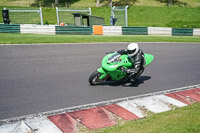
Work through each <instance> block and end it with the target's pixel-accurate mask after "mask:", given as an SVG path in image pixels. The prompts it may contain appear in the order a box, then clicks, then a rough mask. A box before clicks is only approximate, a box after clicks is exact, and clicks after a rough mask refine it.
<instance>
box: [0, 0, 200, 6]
mask: <svg viewBox="0 0 200 133" xmlns="http://www.w3.org/2000/svg"><path fill="white" fill-rule="evenodd" d="M113 1H118V0H113ZM179 1H180V2H185V3H187V6H188V7H198V6H200V1H199V0H179ZM33 2H34V0H1V1H0V5H1V6H30V5H31V4H32V3H33ZM135 5H136V6H159V7H161V6H165V5H166V4H165V3H160V2H159V1H156V0H138V1H137V2H136V3H135ZM70 6H71V7H96V0H77V2H75V3H73V4H71V5H70Z"/></svg>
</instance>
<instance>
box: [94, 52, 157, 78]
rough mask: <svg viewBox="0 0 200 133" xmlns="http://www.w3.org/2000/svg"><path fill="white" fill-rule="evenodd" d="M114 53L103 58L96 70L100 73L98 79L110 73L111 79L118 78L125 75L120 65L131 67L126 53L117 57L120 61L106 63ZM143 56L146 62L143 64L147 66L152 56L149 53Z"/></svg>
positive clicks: (126, 67)
mask: <svg viewBox="0 0 200 133" xmlns="http://www.w3.org/2000/svg"><path fill="white" fill-rule="evenodd" d="M115 54H117V53H110V54H108V55H106V56H105V57H104V58H103V60H102V67H101V68H99V69H97V71H98V72H100V73H101V74H102V75H101V76H100V77H99V79H103V78H105V77H106V76H107V75H110V76H111V79H112V80H120V79H122V78H124V77H126V73H125V72H122V71H121V68H120V67H121V66H123V67H124V68H125V69H128V68H132V63H131V60H130V59H129V58H128V55H121V56H120V57H119V58H120V59H121V60H120V61H117V62H112V63H108V60H109V58H110V57H112V56H113V55H115ZM144 56H145V62H146V63H145V66H148V65H149V64H150V63H151V62H152V61H153V60H154V56H153V55H151V54H144Z"/></svg>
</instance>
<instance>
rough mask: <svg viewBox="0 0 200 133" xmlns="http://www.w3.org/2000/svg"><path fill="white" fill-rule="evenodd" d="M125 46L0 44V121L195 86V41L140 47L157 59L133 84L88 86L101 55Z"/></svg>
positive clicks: (199, 50) (199, 68) (199, 77)
mask: <svg viewBox="0 0 200 133" xmlns="http://www.w3.org/2000/svg"><path fill="white" fill-rule="evenodd" d="M127 44H128V43H95V44H45V45H42V44H39V45H38V44H35V45H0V119H1V120H2V119H8V118H12V117H18V116H23V115H29V114H35V113H39V112H46V111H51V110H57V109H62V108H68V107H73V106H78V105H85V104H90V103H96V102H101V101H107V100H113V99H118V98H124V97H130V96H137V95H142V94H146V93H152V92H158V91H164V90H169V89H173V88H178V87H184V86H190V85H196V84H199V82H200V44H199V43H139V46H140V47H141V49H143V51H144V52H145V53H150V54H153V55H154V56H155V60H154V61H153V62H152V64H150V65H149V66H148V67H147V68H146V69H145V72H144V73H143V74H142V75H141V77H140V78H139V81H138V82H137V83H135V84H128V83H125V82H106V83H105V84H103V85H99V86H90V85H89V83H88V78H89V76H90V74H91V73H92V72H93V71H95V70H96V69H97V68H98V67H100V66H101V59H102V58H103V57H104V56H105V52H109V51H115V50H119V49H123V48H125V47H126V46H127Z"/></svg>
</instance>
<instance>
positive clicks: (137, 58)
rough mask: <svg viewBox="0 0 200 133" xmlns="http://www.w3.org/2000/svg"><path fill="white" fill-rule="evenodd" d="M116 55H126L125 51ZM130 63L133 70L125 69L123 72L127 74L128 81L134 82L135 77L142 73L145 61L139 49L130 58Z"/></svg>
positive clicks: (119, 51) (126, 51) (120, 51)
mask: <svg viewBox="0 0 200 133" xmlns="http://www.w3.org/2000/svg"><path fill="white" fill-rule="evenodd" d="M117 53H119V54H121V55H124V54H126V55H128V50H127V49H122V50H118V51H117ZM130 59H131V61H132V65H133V68H132V69H126V70H125V72H126V73H127V74H128V77H129V79H130V80H131V79H133V80H135V78H137V76H139V74H140V73H141V71H142V72H143V71H144V65H145V59H144V53H143V51H142V50H141V49H139V51H138V53H137V54H136V55H134V56H133V57H130Z"/></svg>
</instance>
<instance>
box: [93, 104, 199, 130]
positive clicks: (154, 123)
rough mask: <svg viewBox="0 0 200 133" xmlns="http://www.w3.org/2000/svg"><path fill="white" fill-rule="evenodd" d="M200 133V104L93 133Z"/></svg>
mask: <svg viewBox="0 0 200 133" xmlns="http://www.w3.org/2000/svg"><path fill="white" fill-rule="evenodd" d="M97 132H98V133H200V103H195V104H193V105H190V106H187V107H183V108H178V109H177V110H174V111H168V112H164V113H160V114H152V115H150V116H147V117H146V118H144V119H139V120H133V121H128V122H126V123H123V124H118V125H116V126H113V127H109V128H105V129H100V130H96V131H93V133H97Z"/></svg>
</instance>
